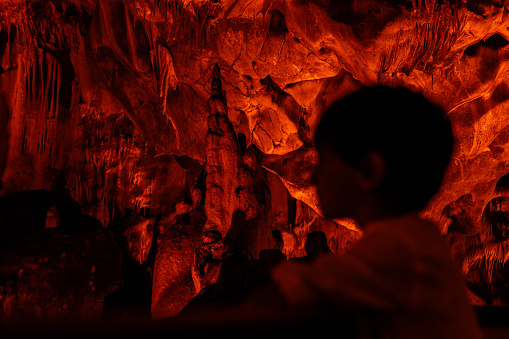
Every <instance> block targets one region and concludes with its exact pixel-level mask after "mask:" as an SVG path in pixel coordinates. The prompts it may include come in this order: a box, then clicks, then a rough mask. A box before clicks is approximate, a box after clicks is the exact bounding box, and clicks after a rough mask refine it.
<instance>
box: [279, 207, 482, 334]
mask: <svg viewBox="0 0 509 339" xmlns="http://www.w3.org/2000/svg"><path fill="white" fill-rule="evenodd" d="M272 278H273V280H274V281H275V282H276V284H277V285H278V287H279V289H280V290H281V292H282V293H283V295H284V297H285V299H286V301H287V302H288V303H289V304H290V305H292V306H305V305H317V304H328V305H330V304H332V305H334V307H337V308H338V309H339V310H342V311H347V312H352V313H353V314H355V315H357V316H358V319H359V323H358V325H359V328H358V331H359V334H360V336H361V337H373V336H376V337H380V338H482V335H481V331H480V329H479V327H478V325H477V320H476V318H475V315H474V311H473V308H472V306H471V305H470V303H469V301H468V297H467V292H466V287H465V284H464V280H463V277H462V274H461V272H460V271H459V268H458V267H457V265H456V264H455V263H454V261H453V259H452V256H451V253H450V250H449V247H448V245H447V243H446V242H445V240H444V239H443V238H442V236H441V234H440V232H439V231H438V228H437V227H436V226H435V225H434V224H433V223H431V222H428V221H425V220H422V219H420V218H419V217H418V215H417V214H409V215H406V216H403V217H400V218H395V219H386V220H382V221H377V222H373V223H371V224H368V225H367V226H366V228H365V230H364V235H363V238H362V239H360V240H359V241H358V242H357V243H356V244H355V245H354V246H353V247H352V248H351V249H350V250H349V251H348V252H347V253H346V254H344V255H341V256H323V257H321V258H319V259H317V260H316V261H315V262H314V263H313V264H310V265H300V264H297V263H292V262H287V263H285V264H283V265H281V266H279V267H278V268H276V269H275V270H274V271H273V274H272Z"/></svg>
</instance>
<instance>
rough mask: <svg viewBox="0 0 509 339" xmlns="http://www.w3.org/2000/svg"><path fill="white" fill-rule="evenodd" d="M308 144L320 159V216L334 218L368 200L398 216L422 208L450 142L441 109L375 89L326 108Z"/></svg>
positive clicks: (403, 93)
mask: <svg viewBox="0 0 509 339" xmlns="http://www.w3.org/2000/svg"><path fill="white" fill-rule="evenodd" d="M314 142H315V146H316V147H317V149H318V150H319V152H320V156H321V160H320V165H319V166H318V169H317V172H316V174H315V177H314V182H315V184H316V186H317V188H318V193H319V196H320V200H321V204H322V209H323V210H324V214H325V215H326V216H329V217H332V218H335V217H355V215H354V214H355V213H354V210H355V209H358V208H360V207H361V206H360V205H359V202H360V201H362V202H364V201H365V200H366V197H368V199H370V201H377V202H378V203H379V204H381V205H386V206H391V207H393V208H395V209H397V210H399V211H400V212H412V211H419V210H421V209H423V208H424V207H425V206H426V205H427V203H428V202H429V200H430V199H431V198H432V197H433V195H435V193H437V191H438V189H439V187H440V185H441V182H442V178H443V174H444V171H445V169H446V167H447V165H448V164H449V160H450V157H451V154H452V149H453V144H454V138H453V134H452V130H451V126H450V123H449V121H448V120H447V118H446V117H445V112H444V111H443V110H442V109H441V108H440V107H438V106H436V105H434V104H432V103H431V102H429V101H428V100H427V99H425V98H424V97H423V96H422V95H421V94H418V93H414V92H412V91H411V90H409V89H407V88H402V87H399V88H389V87H384V86H380V85H378V86H374V87H370V88H366V89H363V90H359V91H357V92H354V93H352V94H349V95H347V96H346V97H344V98H342V99H340V100H339V101H337V102H335V103H334V104H332V106H331V107H330V108H329V109H328V110H327V111H326V112H325V113H324V115H323V117H322V119H321V121H320V123H319V125H318V127H317V129H316V133H315V139H314ZM338 205H342V206H338ZM355 212H358V211H355ZM349 214H351V215H349Z"/></svg>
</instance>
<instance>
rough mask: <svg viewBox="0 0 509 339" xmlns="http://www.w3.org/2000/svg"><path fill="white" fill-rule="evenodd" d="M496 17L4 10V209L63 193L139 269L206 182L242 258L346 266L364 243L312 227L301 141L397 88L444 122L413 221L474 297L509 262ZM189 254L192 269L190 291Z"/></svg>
mask: <svg viewBox="0 0 509 339" xmlns="http://www.w3.org/2000/svg"><path fill="white" fill-rule="evenodd" d="M507 11H508V7H507V4H505V3H504V2H502V1H498V0H492V1H490V0H486V1H473V0H461V1H452V0H442V1H438V0H380V1H374V0H356V1H353V0H348V1H328V0H325V1H317V0H313V1H300V0H292V1H288V0H287V1H282V0H270V1H247V0H221V1H206V0H113V1H109V0H108V1H107V0H63V1H53V0H50V1H41V0H35V1H25V0H4V1H1V2H0V79H1V80H0V195H1V196H8V195H10V194H12V193H15V192H20V191H25V190H36V189H44V190H53V189H61V188H67V189H69V191H70V194H71V196H72V198H73V199H75V200H76V201H77V202H78V203H79V205H80V206H81V207H82V209H83V212H84V213H87V214H90V215H91V216H92V217H94V218H97V219H99V220H100V221H101V222H102V223H103V225H104V226H106V227H110V226H111V227H113V226H114V225H119V224H120V223H122V225H123V226H122V227H123V232H124V235H125V237H126V238H127V239H129V240H128V242H129V247H128V248H129V256H132V257H133V258H135V260H137V261H138V262H139V263H143V262H146V261H147V258H148V257H149V252H150V248H151V247H152V246H155V245H157V244H154V242H153V240H156V238H157V234H156V236H154V229H155V227H157V225H156V224H158V223H159V220H160V221H161V225H163V227H167V228H168V230H167V231H168V232H170V229H169V225H173V222H170V220H174V221H175V220H177V219H179V218H181V217H177V214H176V211H175V205H176V202H177V200H178V199H179V194H180V192H181V191H183V190H185V191H187V192H191V191H192V188H193V183H194V181H195V180H196V178H197V177H198V176H199V175H200V173H201V172H202V170H203V169H204V168H205V169H206V174H207V179H206V189H205V190H204V192H203V194H204V196H203V197H202V199H203V209H204V211H203V213H204V214H205V215H206V217H207V219H206V223H205V224H204V226H203V227H204V229H205V230H217V231H219V232H220V233H221V236H222V238H224V237H232V238H235V241H237V242H239V243H243V246H245V247H246V248H248V249H249V252H250V253H251V255H252V256H253V258H255V259H256V256H257V255H258V253H259V251H260V250H263V249H267V248H269V249H270V248H276V247H277V246H278V245H277V244H276V243H277V242H278V241H279V242H281V241H283V242H284V244H283V246H282V251H283V252H284V253H285V254H286V255H287V256H288V257H292V256H303V255H304V254H305V251H304V243H305V240H306V236H307V234H308V233H309V232H310V231H324V232H325V233H326V235H327V239H328V246H329V247H330V248H331V250H332V251H334V252H336V253H339V252H342V251H344V250H345V249H346V248H347V247H348V243H349V242H352V241H355V239H357V238H358V237H359V236H360V234H359V232H358V231H357V230H356V225H355V222H354V221H352V220H335V221H331V220H326V219H324V218H323V217H321V216H320V207H319V205H318V201H317V199H316V194H315V192H314V188H313V187H312V186H311V185H310V184H309V177H310V175H311V173H312V171H313V168H314V166H315V164H316V162H317V157H316V152H315V150H314V148H313V143H312V136H313V132H314V129H315V127H316V124H317V122H318V121H319V119H320V116H321V114H322V112H323V111H324V110H325V109H326V108H327V107H328V106H329V105H330V103H331V102H333V101H334V100H336V99H338V98H340V97H342V96H344V95H345V94H347V93H349V92H351V91H353V90H355V89H357V88H360V87H363V86H366V85H372V84H375V83H382V84H387V85H393V86H396V85H404V86H408V87H410V88H412V89H414V90H416V91H420V92H422V93H424V95H425V96H426V97H428V98H430V99H432V100H433V101H435V102H437V103H438V104H440V105H442V106H443V107H444V108H445V110H446V111H447V115H448V117H449V118H450V119H451V121H452V123H453V128H454V133H455V137H456V140H457V145H456V149H455V151H454V158H453V161H452V163H451V166H450V168H449V170H448V172H447V174H446V178H445V181H444V185H443V187H442V189H441V191H440V193H439V194H438V195H437V196H436V197H435V198H434V200H433V201H432V202H431V203H430V204H429V206H428V207H427V208H426V210H425V211H423V216H425V217H427V218H430V219H432V220H434V221H435V222H437V223H438V224H439V226H440V227H441V230H442V232H443V233H444V235H446V236H447V237H448V238H449V239H450V241H451V244H452V245H453V248H454V252H455V255H456V257H457V258H458V260H460V261H461V263H462V265H463V267H464V272H465V274H467V275H468V276H469V278H468V279H470V280H469V281H470V282H471V286H473V287H472V288H473V290H476V291H479V289H483V288H484V287H483V288H480V287H479V286H480V285H482V284H481V280H483V279H484V278H481V277H483V276H487V277H497V276H502V275H504V274H505V273H504V272H505V269H504V264H505V262H506V261H507V256H508V255H509V251H508V250H507V238H506V237H505V234H506V228H507V226H506V225H508V224H509V220H508V218H506V213H507V212H508V209H509V205H507V203H506V200H507V196H508V194H507V192H508V190H507V177H506V176H507V174H508V173H509V168H508V167H507V159H509V155H508V154H509V153H508V145H509V138H508V126H509V123H508V122H509V120H508V116H507V114H508V113H507V112H509V110H508V102H509V101H508V98H509V90H508V88H509V87H508V85H507V82H508V81H509V80H508V73H507V66H508V48H509V47H508V45H509V43H508V40H507V39H509V31H508V27H509V25H508V20H509V19H508V17H507ZM216 64H217V67H216V68H214V65H216ZM218 69H220V70H221V72H220V76H219V77H218V74H219V73H218ZM212 79H214V81H216V80H218V79H221V80H222V81H221V86H218V84H219V83H218V82H217V81H216V82H215V84H216V85H214V86H213V88H211V87H210V83H211V80H212ZM416 180H418V178H416ZM409 184H410V185H411V183H409ZM189 213H190V212H185V213H183V214H181V213H179V214H178V215H189ZM186 218H187V217H186ZM50 219H51V218H50ZM184 219H185V218H184ZM179 220H180V219H179ZM200 220H201V219H200ZM185 221H186V220H180V221H179V222H176V221H175V222H176V224H179V225H181V226H180V227H181V228H183V227H184V226H183V225H184V224H186V222H185ZM52 222H53V224H57V223H58V220H57V219H53V221H52ZM200 222H201V221H200ZM204 222H205V221H204ZM232 225H233V226H234V227H233V229H232ZM23 227H28V228H30V227H33V225H29V224H23V225H21V224H20V226H19V228H20V229H21V228H23ZM115 227H116V226H115ZM200 227H201V226H200ZM177 228H178V227H176V229H177ZM239 230H241V231H239ZM48 231H49V230H48ZM174 231H175V230H173V231H171V232H174ZM2 232H3V231H2ZM9 232H11V231H9ZM13 232H18V231H17V230H14V231H13ZM21 232H22V233H23V231H21ZM175 232H176V231H175ZM193 232H194V231H193ZM278 232H279V233H278ZM156 233H157V232H156ZM228 233H229V234H228ZM168 234H170V233H168ZM273 235H277V237H274V236H273ZM201 236H202V231H201V230H196V234H195V233H193V235H192V240H190V243H189V248H188V249H187V250H186V251H189V257H186V258H187V259H185V260H187V261H186V265H187V266H186V270H188V271H186V272H188V273H189V274H191V275H192V273H191V271H192V268H191V266H192V264H193V262H194V249H195V248H198V247H199V246H201V240H200V239H201ZM173 237H174V238H175V239H177V238H178V237H179V233H178V232H177V233H175V234H174V235H173ZM276 238H277V239H276ZM165 241H166V242H167V241H169V240H164V239H162V240H161V239H160V243H164V242H165ZM175 241H176V240H175ZM154 248H155V247H154ZM152 251H154V250H152ZM173 255H177V254H171V256H173ZM182 260H184V259H182ZM157 274H159V273H157V270H156V271H155V272H154V276H156V275H157ZM186 274H187V273H186ZM190 279H191V280H188V281H186V284H188V285H189V286H190V289H191V290H192V288H194V287H193V286H195V284H194V283H193V281H192V278H190ZM490 279H491V278H490ZM490 279H488V280H490ZM497 279H498V278H494V279H492V280H493V281H495V280H497ZM504 279H505V278H504ZM504 279H502V280H504ZM476 286H477V287H476ZM490 286H491V285H490ZM490 286H488V288H484V290H487V289H490V288H491V287H490ZM196 292H197V291H194V292H193V293H196ZM191 294H192V293H190V294H189V295H191ZM474 294H475V293H474ZM488 294H489V295H490V296H488ZM495 294H496V293H495ZM495 294H493V293H491V292H490V293H487V292H477V294H476V295H475V296H474V295H473V297H472V300H473V302H476V303H480V304H482V303H486V302H497V301H496V299H497V297H496V296H494V295H495ZM186 298H188V297H186ZM186 298H184V299H186ZM491 299H493V300H491ZM499 299H500V298H499ZM186 300H187V299H186ZM179 302H180V301H179ZM182 303H183V304H184V303H185V302H182Z"/></svg>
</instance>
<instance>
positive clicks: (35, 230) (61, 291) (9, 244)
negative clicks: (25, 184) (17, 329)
mask: <svg viewBox="0 0 509 339" xmlns="http://www.w3.org/2000/svg"><path fill="white" fill-rule="evenodd" d="M68 199H69V197H68V196H65V194H62V192H49V191H43V190H40V191H27V192H20V193H17V194H14V195H12V196H9V197H5V198H3V199H2V206H7V207H8V209H4V210H2V211H1V213H0V220H2V221H3V222H2V224H1V225H2V229H3V230H5V229H6V228H11V226H13V225H25V226H26V227H25V228H24V229H23V234H21V232H16V233H13V232H4V233H3V237H2V244H3V246H2V248H1V249H0V262H1V264H0V296H1V297H0V322H1V323H3V324H9V323H13V322H14V323H20V324H21V323H26V322H44V323H47V322H50V323H53V322H62V321H77V320H88V321H90V320H98V319H101V316H102V308H103V301H104V298H105V296H106V295H107V294H108V293H111V292H112V291H114V290H116V289H117V288H118V287H119V286H120V285H121V284H122V283H123V279H122V275H121V273H120V262H121V252H120V249H119V247H118V245H117V244H116V242H115V241H114V239H113V237H112V235H111V232H109V231H108V230H106V229H105V228H104V227H103V226H102V225H101V223H100V222H99V221H98V220H97V219H94V218H92V217H90V216H88V215H85V214H81V213H80V212H79V205H78V206H77V208H78V209H75V207H76V205H73V204H70V203H69V202H74V203H75V201H72V200H71V201H69V200H68ZM49 205H53V206H56V208H55V209H53V211H55V212H51V211H50V206H49ZM56 211H58V212H56ZM50 214H53V218H54V217H55V214H57V215H58V216H59V217H58V224H57V225H56V226H57V227H54V226H55V223H54V222H52V217H51V216H50ZM15 219H18V220H17V221H18V223H14V221H15ZM19 219H21V220H19ZM17 230H18V231H19V228H18V229H17Z"/></svg>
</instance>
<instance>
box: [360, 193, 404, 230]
mask: <svg viewBox="0 0 509 339" xmlns="http://www.w3.org/2000/svg"><path fill="white" fill-rule="evenodd" d="M409 213H411V212H410V211H406V210H404V209H403V208H401V207H400V206H396V205H394V204H390V203H387V202H379V201H378V200H366V201H365V203H364V204H362V206H360V208H359V210H358V211H356V213H355V214H356V215H355V217H354V219H355V220H356V221H357V223H358V224H359V226H360V227H361V229H365V227H366V226H367V225H368V224H370V223H372V222H375V221H379V220H383V219H393V218H399V217H401V216H403V215H406V214H409Z"/></svg>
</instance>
